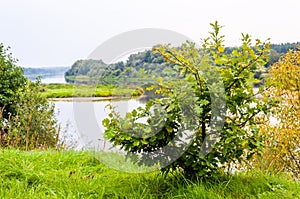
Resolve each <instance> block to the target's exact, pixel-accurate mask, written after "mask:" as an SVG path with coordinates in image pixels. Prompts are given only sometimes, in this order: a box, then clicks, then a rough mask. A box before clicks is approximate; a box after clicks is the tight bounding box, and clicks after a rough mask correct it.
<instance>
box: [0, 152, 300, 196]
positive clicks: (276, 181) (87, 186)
mask: <svg viewBox="0 0 300 199" xmlns="http://www.w3.org/2000/svg"><path fill="white" fill-rule="evenodd" d="M0 198H4V199H5V198H197V199H198V198H213V199H214V198H274V199H275V198H300V187H299V183H298V182H296V181H295V180H292V179H290V178H288V177H286V176H283V175H268V174H265V173H262V172H259V171H251V172H248V173H247V172H243V173H237V174H234V175H225V174H224V175H222V176H220V177H219V178H216V179H204V180H199V181H196V182H190V181H188V180H186V179H184V178H183V177H182V176H181V175H180V174H174V175H168V176H166V178H164V177H162V176H161V175H159V174H158V173H157V172H152V173H144V174H129V173H124V172H121V171H117V170H113V169H110V168H108V167H106V166H105V165H103V164H102V163H100V162H99V161H98V160H97V159H95V158H94V156H91V155H90V154H89V153H88V152H74V151H61V152H58V151H51V150H47V151H31V152H25V151H18V150H7V149H5V150H2V151H1V152H0Z"/></svg>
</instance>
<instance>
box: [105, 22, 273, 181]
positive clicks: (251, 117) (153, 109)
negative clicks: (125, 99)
mask: <svg viewBox="0 0 300 199" xmlns="http://www.w3.org/2000/svg"><path fill="white" fill-rule="evenodd" d="M210 25H211V26H212V29H213V30H212V31H211V32H210V33H209V34H210V37H209V38H207V39H204V43H203V45H202V47H203V48H200V49H199V48H196V45H195V44H194V43H192V42H187V43H185V44H183V45H182V46H181V47H180V48H172V47H171V46H170V45H165V46H159V47H157V48H155V49H154V50H155V52H159V53H160V54H161V55H162V56H163V57H164V58H165V60H167V61H169V62H170V63H172V64H173V66H172V69H173V70H174V71H175V73H177V74H178V79H177V80H175V79H172V80H171V79H167V78H163V77H160V78H158V79H157V84H156V86H151V87H150V88H149V89H153V90H155V91H156V93H159V94H161V95H162V96H163V98H159V99H155V100H150V101H149V102H148V103H147V104H146V106H145V108H140V109H138V110H134V111H132V112H131V113H129V114H127V115H126V118H124V119H122V118H119V117H118V116H117V117H110V119H109V120H105V121H104V122H103V124H104V126H105V128H106V131H105V134H110V133H111V132H112V131H113V132H114V134H110V135H111V136H110V137H109V140H110V141H111V142H113V143H114V144H120V145H122V146H123V147H124V148H125V149H126V150H127V151H129V152H131V153H136V154H139V155H140V157H141V159H140V160H139V161H140V163H143V162H148V164H149V165H151V164H154V162H153V161H152V160H153V159H155V158H157V157H158V159H159V160H160V162H158V163H161V164H164V163H165V161H166V160H168V161H170V160H172V161H170V162H168V161H167V163H168V164H167V165H166V168H162V169H161V170H162V172H164V171H171V170H172V171H175V170H177V169H181V170H182V171H183V172H184V174H185V175H186V176H187V177H191V178H193V177H195V176H197V175H198V176H201V177H205V176H211V175H215V174H217V171H218V170H219V165H220V164H225V163H228V162H230V161H242V160H244V159H243V157H244V155H245V154H246V155H248V156H247V157H249V158H250V157H252V155H253V154H254V152H256V151H257V150H258V149H261V139H258V133H257V129H256V123H255V118H256V116H257V115H258V114H259V113H260V112H261V111H262V110H265V111H266V112H267V111H268V106H267V105H266V104H264V103H260V102H259V99H257V98H256V97H255V96H254V95H253V86H252V84H253V74H254V73H255V72H256V71H257V70H259V69H260V67H261V66H262V65H263V64H264V63H265V60H266V57H267V55H268V47H269V46H268V43H261V42H260V41H259V40H256V45H255V46H254V47H253V46H251V45H252V44H251V42H252V40H251V38H250V36H249V35H248V34H243V35H242V37H243V38H242V45H241V47H239V48H236V49H234V50H233V51H232V52H229V53H228V52H226V51H225V46H224V44H223V42H224V36H223V35H221V34H220V31H221V28H222V27H221V26H220V25H219V24H218V22H215V23H212V24H210ZM258 45H259V46H258ZM225 102H226V104H225ZM254 104H255V106H254ZM113 115H114V116H115V115H117V114H113ZM142 117H146V118H147V120H146V121H147V122H146V123H145V124H144V126H143V128H138V129H139V131H138V132H137V131H136V130H135V129H136V128H137V127H138V126H139V124H138V122H137V121H138V120H139V119H141V118H142ZM108 121H109V122H108ZM125 121H126V122H127V123H124V122H125ZM123 124H126V125H123ZM122 125H123V126H122ZM128 129H130V130H131V132H129V131H128ZM186 132H191V134H189V135H186V134H185V133H186ZM137 135H138V136H137ZM128 136H129V138H128V140H127V139H123V138H124V137H126V138H127V137H128ZM166 146H172V147H173V148H172V153H170V152H168V153H167V152H165V151H163V149H164V148H165V147H166ZM158 151H159V153H158ZM146 152H152V153H153V156H151V157H150V160H151V161H150V162H149V161H146V159H147V158H149V156H148V155H149V154H148V155H147V154H146ZM155 152H157V153H155ZM154 157H155V158H154ZM174 157H176V159H174ZM151 158H153V159H151ZM148 160H149V159H148Z"/></svg>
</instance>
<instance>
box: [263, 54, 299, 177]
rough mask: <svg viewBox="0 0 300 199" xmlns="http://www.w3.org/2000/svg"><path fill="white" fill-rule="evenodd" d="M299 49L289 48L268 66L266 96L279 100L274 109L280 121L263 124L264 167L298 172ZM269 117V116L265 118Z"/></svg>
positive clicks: (275, 115)
mask: <svg viewBox="0 0 300 199" xmlns="http://www.w3.org/2000/svg"><path fill="white" fill-rule="evenodd" d="M299 60H300V51H299V49H298V50H295V51H289V52H288V53H287V54H286V55H284V56H283V57H281V59H280V60H279V62H277V63H275V64H274V65H273V66H271V69H270V71H269V72H270V77H269V78H268V80H267V82H268V85H269V86H270V87H271V88H270V89H269V91H268V92H266V94H267V96H270V97H273V98H278V99H280V101H279V104H278V106H276V107H274V108H273V111H274V113H273V115H272V116H274V117H276V118H277V120H278V121H279V122H278V123H277V124H276V125H270V123H263V124H262V125H260V130H261V134H262V135H263V136H266V138H267V139H266V149H265V151H264V152H263V156H262V157H263V164H264V167H266V168H268V167H270V166H272V167H273V169H274V170H278V171H279V170H286V171H288V170H293V171H294V173H296V174H298V175H300V169H299V168H300V163H299V159H300V151H298V150H297V149H300V81H299V77H300V61H299ZM267 119H268V118H267Z"/></svg>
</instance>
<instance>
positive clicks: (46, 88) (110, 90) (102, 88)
mask: <svg viewBox="0 0 300 199" xmlns="http://www.w3.org/2000/svg"><path fill="white" fill-rule="evenodd" d="M142 92H143V90H141V89H137V88H136V87H132V86H131V87H130V86H129V87H120V86H115V85H93V84H58V83H52V84H43V85H42V88H41V93H42V95H44V96H46V97H47V98H67V97H110V96H139V95H142Z"/></svg>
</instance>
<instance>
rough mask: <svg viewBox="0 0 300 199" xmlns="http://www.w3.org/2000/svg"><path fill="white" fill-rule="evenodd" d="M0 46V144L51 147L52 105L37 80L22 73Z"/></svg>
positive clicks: (53, 131)
mask: <svg viewBox="0 0 300 199" xmlns="http://www.w3.org/2000/svg"><path fill="white" fill-rule="evenodd" d="M6 52H7V51H6V50H4V48H3V45H2V44H1V45H0V74H1V79H0V81H1V84H0V147H14V148H20V149H25V150H29V149H36V148H48V147H54V146H55V144H56V142H57V139H58V134H57V125H56V119H55V117H54V106H53V105H51V104H49V102H48V101H47V99H46V97H43V96H42V95H41V93H40V90H41V86H40V81H39V80H37V82H36V83H33V82H31V81H29V80H27V79H26V78H24V76H23V71H22V69H21V68H20V67H18V66H16V65H15V60H14V59H12V58H11V55H10V54H7V53H6Z"/></svg>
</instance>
